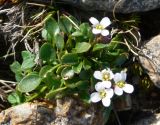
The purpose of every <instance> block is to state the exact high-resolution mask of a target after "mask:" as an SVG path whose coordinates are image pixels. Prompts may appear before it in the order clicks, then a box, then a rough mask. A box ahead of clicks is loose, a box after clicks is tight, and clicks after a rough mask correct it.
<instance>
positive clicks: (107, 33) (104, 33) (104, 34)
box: [101, 29, 109, 36]
mask: <svg viewBox="0 0 160 125" xmlns="http://www.w3.org/2000/svg"><path fill="white" fill-rule="evenodd" d="M101 35H102V36H108V35H109V31H108V30H106V29H104V30H102V31H101Z"/></svg>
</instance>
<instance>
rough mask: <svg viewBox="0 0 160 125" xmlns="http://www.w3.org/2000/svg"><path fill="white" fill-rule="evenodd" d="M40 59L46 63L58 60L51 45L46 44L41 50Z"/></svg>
mask: <svg viewBox="0 0 160 125" xmlns="http://www.w3.org/2000/svg"><path fill="white" fill-rule="evenodd" d="M39 55H40V58H41V59H42V60H44V61H53V60H55V59H56V52H55V49H54V48H53V46H52V45H51V44H49V43H45V44H43V45H42V47H41V48H40V54H39Z"/></svg>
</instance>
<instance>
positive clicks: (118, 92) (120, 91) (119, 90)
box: [114, 86, 123, 96]
mask: <svg viewBox="0 0 160 125" xmlns="http://www.w3.org/2000/svg"><path fill="white" fill-rule="evenodd" d="M114 92H115V94H116V95H118V96H121V95H122V94H123V89H122V88H119V87H118V86H115V88H114Z"/></svg>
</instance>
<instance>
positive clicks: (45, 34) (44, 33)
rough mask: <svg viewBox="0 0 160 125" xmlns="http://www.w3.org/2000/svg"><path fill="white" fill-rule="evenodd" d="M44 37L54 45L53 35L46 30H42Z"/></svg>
mask: <svg viewBox="0 0 160 125" xmlns="http://www.w3.org/2000/svg"><path fill="white" fill-rule="evenodd" d="M42 37H43V38H44V40H46V41H48V42H50V43H52V37H51V35H50V34H49V33H48V32H47V30H46V29H43V30H42Z"/></svg>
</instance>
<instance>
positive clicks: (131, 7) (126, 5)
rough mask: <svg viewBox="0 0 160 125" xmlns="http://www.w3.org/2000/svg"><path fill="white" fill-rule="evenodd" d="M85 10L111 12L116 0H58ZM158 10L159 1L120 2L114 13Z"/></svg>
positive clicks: (135, 0)
mask: <svg viewBox="0 0 160 125" xmlns="http://www.w3.org/2000/svg"><path fill="white" fill-rule="evenodd" d="M60 1H63V2H66V3H69V4H72V5H75V6H80V7H81V8H83V9H85V10H103V11H107V12H112V11H113V8H114V6H115V4H116V3H117V1H118V0H60ZM156 8H160V0H120V2H119V4H118V5H117V7H116V12H119V13H131V12H144V11H149V10H153V9H156Z"/></svg>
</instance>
